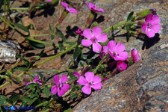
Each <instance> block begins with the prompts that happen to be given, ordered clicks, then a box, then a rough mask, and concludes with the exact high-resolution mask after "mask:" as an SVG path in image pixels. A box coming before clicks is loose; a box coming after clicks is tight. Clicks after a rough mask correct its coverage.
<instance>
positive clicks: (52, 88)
mask: <svg viewBox="0 0 168 112" xmlns="http://www.w3.org/2000/svg"><path fill="white" fill-rule="evenodd" d="M57 90H58V88H57V86H56V85H55V86H52V87H51V93H52V94H53V95H54V94H57Z"/></svg>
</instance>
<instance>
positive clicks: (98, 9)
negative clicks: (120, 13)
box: [96, 8, 105, 12]
mask: <svg viewBox="0 0 168 112" xmlns="http://www.w3.org/2000/svg"><path fill="white" fill-rule="evenodd" d="M96 11H97V12H105V11H104V9H102V8H97V9H96Z"/></svg>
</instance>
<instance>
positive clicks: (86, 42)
mask: <svg viewBox="0 0 168 112" xmlns="http://www.w3.org/2000/svg"><path fill="white" fill-rule="evenodd" d="M81 44H82V45H83V46H86V47H89V46H91V44H92V41H90V40H86V39H82V42H81Z"/></svg>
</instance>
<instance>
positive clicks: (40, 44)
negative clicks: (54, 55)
mask: <svg viewBox="0 0 168 112" xmlns="http://www.w3.org/2000/svg"><path fill="white" fill-rule="evenodd" d="M28 41H29V44H30V45H31V46H32V47H33V48H34V49H44V48H45V45H44V44H42V43H39V42H35V41H32V40H28Z"/></svg>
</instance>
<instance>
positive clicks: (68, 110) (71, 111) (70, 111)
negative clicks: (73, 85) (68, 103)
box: [64, 108, 73, 112]
mask: <svg viewBox="0 0 168 112" xmlns="http://www.w3.org/2000/svg"><path fill="white" fill-rule="evenodd" d="M64 112H73V110H72V109H71V108H68V109H67V110H65V111H64Z"/></svg>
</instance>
